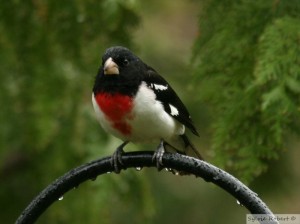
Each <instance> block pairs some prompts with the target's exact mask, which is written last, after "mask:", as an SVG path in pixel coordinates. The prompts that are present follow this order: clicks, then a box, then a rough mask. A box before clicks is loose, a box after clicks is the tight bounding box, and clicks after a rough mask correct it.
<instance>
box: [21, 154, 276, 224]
mask: <svg viewBox="0 0 300 224" xmlns="http://www.w3.org/2000/svg"><path fill="white" fill-rule="evenodd" d="M152 156H153V151H142V152H141V151H139V152H129V153H124V154H123V155H122V159H123V163H124V164H123V167H121V168H122V169H126V168H132V167H135V168H137V167H139V168H142V167H155V166H156V163H155V161H152ZM110 161H111V157H104V158H101V159H98V160H95V161H92V162H89V163H87V164H84V165H82V166H79V167H77V168H74V169H72V170H70V171H69V172H67V173H66V174H65V175H63V176H62V177H60V178H58V179H57V180H55V181H54V182H53V183H51V184H50V185H49V186H48V187H46V188H45V189H44V190H43V191H42V192H41V193H40V194H39V195H38V196H37V197H36V198H35V199H33V201H32V202H31V203H30V204H29V205H28V207H27V208H26V209H25V210H24V211H23V212H22V214H21V215H20V217H19V218H18V219H17V221H16V223H17V224H29V223H34V222H35V221H36V220H37V219H38V217H39V216H41V215H42V214H43V212H44V211H45V210H46V209H47V208H48V207H49V206H50V205H51V204H52V203H54V202H55V201H57V200H59V198H61V197H62V196H63V195H64V194H65V193H66V192H68V191H69V190H72V189H74V188H76V187H78V186H79V185H80V184H81V183H83V182H84V181H87V180H95V179H96V178H97V176H99V175H102V174H105V173H109V172H113V171H114V167H113V166H112V165H111V162H110ZM163 164H164V166H165V167H167V168H169V169H172V170H173V171H174V172H173V173H175V174H176V172H177V171H178V172H184V173H190V174H194V175H195V176H197V177H202V178H203V179H204V180H205V181H207V182H212V183H214V184H216V185H217V186H219V187H221V188H222V189H224V190H225V191H227V192H228V193H230V194H231V195H232V196H233V197H235V198H236V200H237V201H239V202H240V204H241V205H243V206H245V208H247V209H248V210H249V211H250V212H251V213H252V214H267V215H270V216H274V215H273V213H272V212H271V210H270V209H269V208H268V207H267V206H266V204H265V203H264V202H263V201H262V200H261V199H260V198H259V197H258V195H257V194H256V193H254V192H253V191H251V190H250V189H249V188H248V187H247V186H245V185H244V184H243V183H241V182H240V181H239V180H238V179H236V178H235V177H233V176H232V175H230V174H228V173H227V172H225V171H224V170H222V169H219V168H217V167H215V166H213V165H211V164H209V163H207V162H205V161H201V160H198V159H195V158H191V157H188V156H184V155H180V154H177V153H165V154H164V156H163ZM175 170H176V171H175ZM199 193H201V192H199Z"/></svg>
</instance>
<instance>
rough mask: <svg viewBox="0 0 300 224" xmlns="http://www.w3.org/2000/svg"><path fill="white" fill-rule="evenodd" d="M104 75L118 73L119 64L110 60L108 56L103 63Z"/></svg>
mask: <svg viewBox="0 0 300 224" xmlns="http://www.w3.org/2000/svg"><path fill="white" fill-rule="evenodd" d="M103 69H104V75H119V66H118V65H117V64H116V63H115V62H114V61H113V60H112V58H108V59H107V60H106V61H105V63H104V68H103Z"/></svg>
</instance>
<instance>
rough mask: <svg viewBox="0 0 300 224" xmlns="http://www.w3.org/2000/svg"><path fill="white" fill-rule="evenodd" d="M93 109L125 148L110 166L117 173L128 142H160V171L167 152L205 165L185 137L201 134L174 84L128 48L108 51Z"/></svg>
mask: <svg viewBox="0 0 300 224" xmlns="http://www.w3.org/2000/svg"><path fill="white" fill-rule="evenodd" d="M92 104H93V107H94V110H95V113H96V118H97V119H98V121H99V123H100V125H101V126H102V128H103V129H104V130H105V131H106V132H107V133H110V134H111V135H113V136H115V137H117V138H119V139H121V140H122V141H123V143H122V144H121V145H120V146H119V147H118V148H117V149H116V150H115V152H114V154H113V156H112V159H111V164H112V166H113V167H114V169H115V172H116V173H119V172H120V166H121V165H123V162H122V154H123V153H124V149H123V148H124V147H125V146H126V145H127V144H128V143H129V142H132V143H140V142H156V141H157V142H158V143H159V145H158V147H157V149H156V150H155V152H154V154H153V161H154V162H156V166H157V168H158V169H162V166H163V162H162V157H163V154H164V153H165V151H166V149H168V150H169V149H171V151H174V152H178V153H180V154H185V155H186V154H188V153H189V152H192V153H193V154H194V157H196V158H198V159H201V160H203V157H202V156H201V155H200V153H199V152H198V150H197V149H196V148H195V146H194V145H193V144H192V143H191V141H190V140H189V138H188V137H187V135H186V134H185V130H186V128H188V129H189V130H190V131H191V132H192V133H193V134H194V135H196V136H199V133H198V131H197V129H196V127H195V125H194V124H193V121H192V119H191V116H190V114H189V112H188V110H187V108H186V107H185V105H184V104H183V103H182V101H181V100H180V98H179V97H178V95H177V94H176V92H175V91H174V90H173V88H172V87H171V86H170V84H169V83H168V82H167V81H166V80H165V79H164V78H163V77H162V76H161V75H159V74H158V72H157V71H156V70H154V69H153V68H152V67H150V66H148V65H147V64H146V63H144V62H143V61H142V60H141V59H140V58H139V57H138V56H136V55H135V54H134V53H133V52H131V51H130V50H129V49H128V48H126V47H122V46H112V47H109V48H107V49H106V50H105V52H104V54H103V56H102V63H101V66H100V68H99V70H98V72H97V75H96V78H95V82H94V86H93V93H92Z"/></svg>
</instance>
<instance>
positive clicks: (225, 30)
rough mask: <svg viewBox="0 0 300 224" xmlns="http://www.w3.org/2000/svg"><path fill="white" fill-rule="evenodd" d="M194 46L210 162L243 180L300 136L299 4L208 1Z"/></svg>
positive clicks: (289, 2) (254, 173)
mask: <svg viewBox="0 0 300 224" xmlns="http://www.w3.org/2000/svg"><path fill="white" fill-rule="evenodd" d="M203 7H204V8H203V10H202V11H203V12H202V15H201V17H200V23H199V24H200V25H199V26H200V28H199V29H200V35H199V37H198V38H197V40H196V43H195V46H194V62H195V63H196V64H197V65H196V68H195V69H196V74H197V78H196V82H197V83H199V85H200V86H201V92H199V96H200V97H201V98H202V99H203V100H204V101H206V102H207V104H208V105H209V108H210V110H211V111H212V114H213V116H212V129H211V132H212V135H213V146H212V150H213V152H214V153H215V156H214V158H215V162H216V163H217V164H218V165H220V166H222V167H225V168H227V169H229V170H232V171H234V172H235V173H236V174H237V175H238V176H239V177H241V178H242V179H243V180H245V181H251V180H253V178H254V177H255V176H257V175H259V174H261V173H262V172H263V171H265V170H266V168H267V164H268V160H270V159H276V158H278V156H279V154H280V152H282V150H283V149H284V147H285V143H286V136H287V134H290V133H300V132H299V130H300V129H299V127H300V123H299V121H300V108H299V105H300V104H299V103H300V57H299V55H300V45H299V43H300V32H299V30H300V16H299V15H300V2H299V1H273V0H267V1H247V0H240V1H233V0H228V1H218V0H211V1H207V2H206V3H205V4H204V6H203Z"/></svg>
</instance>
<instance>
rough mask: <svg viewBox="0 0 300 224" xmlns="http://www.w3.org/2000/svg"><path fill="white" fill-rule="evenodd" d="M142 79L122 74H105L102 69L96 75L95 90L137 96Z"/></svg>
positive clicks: (96, 92) (96, 91)
mask: <svg viewBox="0 0 300 224" xmlns="http://www.w3.org/2000/svg"><path fill="white" fill-rule="evenodd" d="M140 83H141V80H140V79H139V78H138V76H137V77H136V78H133V77H131V78H130V79H128V78H126V77H124V76H121V75H104V74H103V71H102V70H101V69H100V71H99V72H98V74H97V76H96V80H95V84H94V88H93V92H94V94H95V95H96V94H98V93H109V94H116V93H118V94H122V95H127V96H135V94H136V93H137V91H138V88H139V85H140Z"/></svg>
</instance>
